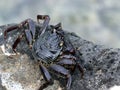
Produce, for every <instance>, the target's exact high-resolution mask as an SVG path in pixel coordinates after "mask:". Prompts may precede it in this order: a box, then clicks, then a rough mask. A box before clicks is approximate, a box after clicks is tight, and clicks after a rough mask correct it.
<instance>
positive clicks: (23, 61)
mask: <svg viewBox="0 0 120 90" xmlns="http://www.w3.org/2000/svg"><path fill="white" fill-rule="evenodd" d="M6 27H8V26H1V27H0V44H1V46H2V44H3V43H4V39H3V31H4V28H6ZM14 33H16V32H15V31H14V32H13V33H12V32H11V33H10V34H9V35H8V39H7V40H6V43H8V47H9V45H11V44H12V43H13V41H14V39H15V37H16V35H17V34H14ZM66 35H68V36H69V37H70V40H71V42H72V44H73V45H74V47H75V48H78V49H79V56H80V63H81V65H82V66H83V68H84V71H85V72H84V77H83V79H81V78H80V73H79V71H78V70H76V71H75V73H74V74H73V76H72V78H73V81H72V86H71V90H109V89H110V88H111V87H113V86H115V85H118V86H120V49H113V48H106V47H104V46H101V45H96V44H94V43H92V42H89V41H86V40H83V39H82V38H80V37H79V36H77V35H75V34H74V33H67V34H66ZM11 36H12V37H11ZM23 45H24V47H23ZM18 51H20V55H18V56H12V57H7V56H6V55H4V53H3V52H2V50H1V49H0V90H37V88H39V86H40V85H41V84H42V83H44V82H45V81H44V79H43V77H42V75H41V72H40V70H39V67H38V64H37V63H36V62H35V61H34V60H33V59H32V57H30V56H31V53H30V52H29V49H28V48H27V45H25V42H24V41H23V42H21V43H20V44H19V45H18ZM9 52H12V50H10V49H9ZM28 52H29V53H28ZM62 81H65V80H64V79H61V80H60V82H59V80H54V84H53V85H51V86H49V87H47V88H46V89H45V90H61V89H62V88H63V87H64V85H62Z"/></svg>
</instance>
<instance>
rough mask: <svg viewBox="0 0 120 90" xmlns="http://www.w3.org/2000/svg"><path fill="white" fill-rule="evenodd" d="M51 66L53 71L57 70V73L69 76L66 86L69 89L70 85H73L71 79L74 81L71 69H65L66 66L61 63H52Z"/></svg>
mask: <svg viewBox="0 0 120 90" xmlns="http://www.w3.org/2000/svg"><path fill="white" fill-rule="evenodd" d="M50 68H51V69H52V70H53V71H55V72H56V73H59V74H61V75H64V76H65V77H66V78H67V85H66V88H67V90H69V89H70V86H71V81H72V77H71V75H70V73H69V71H68V70H67V69H65V68H64V67H62V66H60V65H56V64H53V65H51V66H50Z"/></svg>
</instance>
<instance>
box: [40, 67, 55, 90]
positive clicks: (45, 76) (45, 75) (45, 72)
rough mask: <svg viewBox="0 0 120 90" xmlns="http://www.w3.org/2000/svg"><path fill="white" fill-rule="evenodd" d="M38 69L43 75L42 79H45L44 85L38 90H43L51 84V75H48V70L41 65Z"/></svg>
mask: <svg viewBox="0 0 120 90" xmlns="http://www.w3.org/2000/svg"><path fill="white" fill-rule="evenodd" d="M39 67H40V70H41V72H42V74H43V77H44V78H45V80H46V83H44V84H43V85H42V86H41V87H40V88H39V90H43V89H44V88H46V87H47V86H48V85H49V84H52V83H53V82H52V79H51V75H50V73H49V72H48V70H47V69H46V68H45V67H44V66H43V65H39Z"/></svg>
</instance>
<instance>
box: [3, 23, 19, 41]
mask: <svg viewBox="0 0 120 90" xmlns="http://www.w3.org/2000/svg"><path fill="white" fill-rule="evenodd" d="M18 28H19V25H13V26H11V27H8V28H7V29H6V30H5V32H4V39H6V37H7V33H8V32H10V31H12V30H16V29H18Z"/></svg>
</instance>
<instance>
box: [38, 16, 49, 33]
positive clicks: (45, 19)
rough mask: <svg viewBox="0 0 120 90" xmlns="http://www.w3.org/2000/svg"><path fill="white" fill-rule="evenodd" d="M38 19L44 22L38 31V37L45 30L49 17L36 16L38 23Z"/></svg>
mask: <svg viewBox="0 0 120 90" xmlns="http://www.w3.org/2000/svg"><path fill="white" fill-rule="evenodd" d="M39 19H40V20H44V22H43V26H42V27H41V29H40V31H42V32H41V34H40V35H42V34H43V33H44V32H45V30H46V28H47V26H48V24H49V21H50V17H49V16H48V15H37V21H38V23H39Z"/></svg>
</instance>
